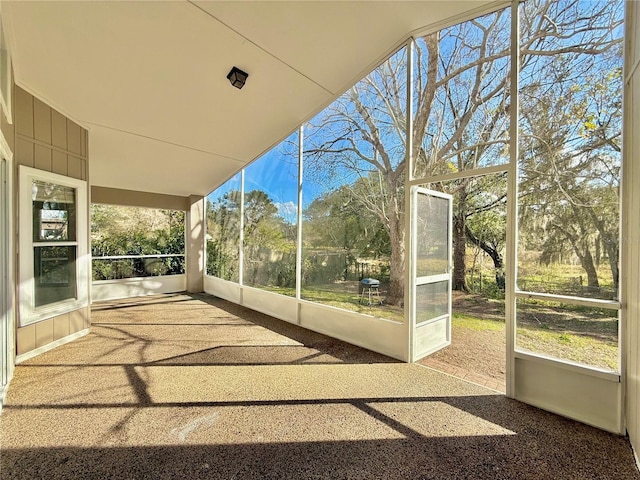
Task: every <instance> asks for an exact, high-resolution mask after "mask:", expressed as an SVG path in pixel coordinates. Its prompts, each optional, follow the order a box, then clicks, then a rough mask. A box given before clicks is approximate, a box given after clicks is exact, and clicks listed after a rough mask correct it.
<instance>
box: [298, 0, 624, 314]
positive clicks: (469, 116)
mask: <svg viewBox="0 0 640 480" xmlns="http://www.w3.org/2000/svg"><path fill="white" fill-rule="evenodd" d="M620 5H621V3H619V2H599V3H593V2H588V3H585V2H581V1H579V0H564V1H558V2H550V1H543V0H530V1H528V2H526V3H525V4H524V5H523V7H522V8H521V12H522V19H521V27H522V34H521V39H522V42H521V45H520V48H521V50H520V52H521V53H520V63H521V65H522V66H523V67H524V68H527V67H533V68H530V69H529V70H528V71H531V75H533V76H537V77H536V78H538V79H540V80H541V81H542V82H544V80H545V79H546V77H547V74H548V72H547V71H546V69H545V68H541V66H546V65H547V63H546V62H543V61H541V60H540V59H548V58H557V59H559V60H558V61H560V62H561V61H562V56H564V55H573V56H591V57H592V58H593V57H595V56H597V55H600V54H602V53H606V52H608V51H610V50H611V49H613V48H614V47H615V46H616V45H618V44H619V43H620V38H617V37H616V36H615V35H612V32H614V31H616V30H617V29H619V27H620V25H621V22H622V20H621V15H620V11H619V9H620ZM509 38H510V19H509V11H508V10H503V11H499V12H496V13H494V14H490V15H486V16H484V17H480V18H477V19H474V20H471V21H469V22H464V23H461V24H459V25H456V26H453V27H451V28H448V29H444V30H442V31H439V32H436V33H433V34H429V35H426V36H424V37H422V38H420V39H418V40H417V42H416V64H417V66H416V69H415V71H416V72H415V77H414V83H415V90H414V110H415V114H414V118H413V132H412V134H413V138H414V143H413V151H412V152H410V154H411V156H412V157H413V158H414V159H415V164H416V169H415V172H414V174H415V175H416V176H417V177H422V176H429V175H437V174H443V173H447V172H456V171H461V170H466V169H470V168H476V167H482V166H488V165H495V164H500V163H503V162H505V161H506V155H507V147H508V144H509V137H508V121H509V109H510V103H511V88H510V87H511V86H510V77H509V72H510V64H509V55H510V43H509ZM406 57H407V52H406V50H405V49H403V50H401V51H400V52H398V53H397V54H395V55H393V56H392V57H391V58H390V59H389V60H387V61H386V62H384V63H383V64H382V65H381V66H380V67H379V68H377V69H376V70H374V71H373V72H372V73H371V74H369V75H368V76H367V77H365V78H364V79H363V80H362V81H360V82H358V83H357V84H356V85H355V86H354V87H352V88H351V89H349V90H348V91H347V92H346V93H345V94H344V95H343V96H342V97H340V98H339V99H338V100H337V101H335V102H334V103H333V104H331V105H330V106H329V107H328V108H327V109H325V111H324V112H322V113H321V114H320V115H319V116H317V117H316V118H315V119H314V120H313V121H312V122H311V124H310V128H309V129H308V132H309V134H308V135H307V137H306V138H305V145H306V146H307V148H306V151H305V172H306V175H310V176H311V178H313V176H314V175H315V176H316V177H320V176H322V177H323V179H324V181H325V182H327V181H329V182H334V183H335V184H339V185H341V188H347V187H345V186H346V185H349V184H353V183H354V182H355V181H356V180H357V179H363V178H375V177H376V176H377V178H378V180H379V181H378V182H377V183H374V182H372V183H371V184H370V190H369V191H368V192H362V191H361V192H356V191H354V192H353V194H354V198H358V200H359V201H360V203H361V208H363V209H367V210H368V211H370V212H371V213H373V214H375V215H376V216H377V217H378V218H379V220H380V221H381V222H382V224H383V225H384V227H385V229H386V230H387V232H388V235H389V239H390V244H391V282H390V288H389V295H388V297H387V302H388V303H391V304H401V303H402V301H403V298H404V290H403V287H404V269H405V252H404V222H405V212H404V194H405V189H404V182H405V178H406V166H407V163H406V161H407V155H406V153H407V152H406V151H405V148H404V146H405V145H406V138H405V131H406V129H405V127H406V118H407V116H406V94H407V92H406V81H405V79H406ZM548 93H549V94H554V93H557V92H553V91H552V90H548ZM550 98H551V97H550ZM553 98H557V97H553ZM524 105H527V102H526V101H525V102H523V106H524ZM529 106H530V108H533V109H535V108H536V106H535V105H534V104H529ZM363 194H364V195H363ZM461 197H462V199H463V200H464V198H465V196H464V195H461ZM462 210H465V209H464V208H462ZM465 218H466V217H465V215H461V216H460V217H459V218H458V220H459V221H460V222H462V221H463V219H465ZM468 230H469V229H468V228H466V226H465V225H458V228H457V231H458V235H459V239H458V241H457V242H456V244H457V245H458V246H459V248H461V249H463V248H464V245H465V244H466V242H464V241H463V240H462V237H463V236H466V234H467V232H468ZM455 258H457V259H458V262H463V261H464V254H460V252H458V254H457V255H456V256H455ZM462 268H464V265H462Z"/></svg>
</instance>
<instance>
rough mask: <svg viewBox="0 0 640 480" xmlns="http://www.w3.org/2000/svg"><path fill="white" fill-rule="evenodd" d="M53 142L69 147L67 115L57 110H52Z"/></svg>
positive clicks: (64, 147) (65, 147) (53, 143)
mask: <svg viewBox="0 0 640 480" xmlns="http://www.w3.org/2000/svg"><path fill="white" fill-rule="evenodd" d="M51 144H52V145H53V146H54V147H58V148H61V149H63V150H66V149H67V117H65V116H64V115H62V114H60V113H58V112H56V111H55V110H52V111H51Z"/></svg>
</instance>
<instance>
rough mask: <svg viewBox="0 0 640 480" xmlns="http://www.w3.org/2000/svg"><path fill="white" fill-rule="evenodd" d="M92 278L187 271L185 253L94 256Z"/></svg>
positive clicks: (146, 275)
mask: <svg viewBox="0 0 640 480" xmlns="http://www.w3.org/2000/svg"><path fill="white" fill-rule="evenodd" d="M91 266H92V268H91V270H92V276H91V278H92V280H93V281H98V280H119V279H125V278H138V277H158V276H163V275H181V274H184V273H185V255H184V253H164V254H163V253H158V254H149V255H105V256H100V257H92V259H91Z"/></svg>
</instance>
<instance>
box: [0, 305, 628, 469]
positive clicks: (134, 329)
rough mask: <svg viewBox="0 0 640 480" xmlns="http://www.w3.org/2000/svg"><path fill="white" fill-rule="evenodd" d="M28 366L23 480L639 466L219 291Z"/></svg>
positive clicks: (20, 398) (14, 409)
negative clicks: (237, 303)
mask: <svg viewBox="0 0 640 480" xmlns="http://www.w3.org/2000/svg"><path fill="white" fill-rule="evenodd" d="M92 320H93V327H92V330H91V333H90V334H89V335H87V336H85V337H83V338H82V339H80V340H77V341H75V342H73V343H70V344H67V345H65V346H63V347H60V348H58V349H56V350H53V351H51V352H48V353H45V354H42V355H40V356H38V357H36V358H34V359H32V360H30V361H28V362H25V363H23V364H21V365H19V366H18V367H17V369H16V373H15V377H14V379H13V381H12V383H11V387H10V390H9V395H8V399H7V404H6V406H5V408H4V410H3V412H2V415H1V416H0V421H1V431H0V442H1V444H0V445H1V448H2V450H1V455H0V468H1V470H0V478H2V479H3V480H8V479H76V478H77V479H174V478H184V479H200V478H203V479H204V478H207V479H228V480H231V479H554V480H556V479H591V478H592V479H625V480H631V479H640V475H639V474H638V471H637V469H636V467H635V464H634V460H633V456H632V452H631V449H630V446H629V443H628V441H627V440H626V439H625V438H622V437H618V436H615V435H611V434H608V433H606V432H603V431H600V430H597V429H594V428H591V427H588V426H586V425H582V424H580V423H577V422H573V421H571V420H567V419H564V418H561V417H558V416H556V415H553V414H550V413H547V412H543V411H540V410H538V409H536V408H533V407H529V406H527V405H524V404H521V403H519V402H516V401H513V400H510V399H507V398H505V397H504V396H503V395H501V394H500V393H498V392H496V391H494V390H490V389H487V388H485V387H481V386H479V385H475V384H472V383H469V382H466V381H464V380H461V379H457V378H454V377H452V376H450V375H447V374H444V373H441V372H438V371H435V370H433V369H430V368H427V367H424V366H421V365H415V364H414V365H410V364H403V363H399V362H396V361H394V360H391V359H389V358H387V357H384V356H381V355H378V354H375V353H372V352H369V351H366V350H363V349H360V348H357V347H353V346H351V345H347V344H345V343H342V342H339V341H337V340H333V339H330V338H328V337H325V336H322V335H319V334H315V333H313V332H309V331H306V330H304V329H301V328H298V327H296V326H294V325H290V324H288V323H285V322H281V321H279V320H275V319H273V318H270V317H268V316H265V315H261V314H258V313H256V312H252V311H250V310H247V309H244V308H242V307H238V306H235V305H233V304H230V303H228V302H225V301H222V300H219V299H215V298H213V297H210V296H206V295H165V296H160V297H150V298H146V299H142V300H140V299H138V300H127V301H117V302H110V303H102V304H98V305H94V309H93V318H92Z"/></svg>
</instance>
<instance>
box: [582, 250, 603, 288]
mask: <svg viewBox="0 0 640 480" xmlns="http://www.w3.org/2000/svg"><path fill="white" fill-rule="evenodd" d="M580 263H581V265H582V268H584V271H585V272H587V286H588V287H589V288H593V289H596V288H598V289H599V288H600V282H598V272H597V271H596V267H595V265H594V263H593V256H592V255H591V251H590V250H589V248H588V247H587V248H585V251H584V254H583V255H581V256H580Z"/></svg>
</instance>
